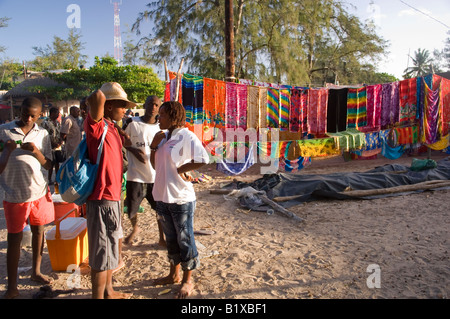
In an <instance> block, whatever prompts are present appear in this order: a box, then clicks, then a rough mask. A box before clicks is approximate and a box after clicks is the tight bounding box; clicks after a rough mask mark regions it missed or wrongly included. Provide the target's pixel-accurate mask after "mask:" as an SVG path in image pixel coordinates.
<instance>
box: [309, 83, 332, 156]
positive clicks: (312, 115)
mask: <svg viewBox="0 0 450 319" xmlns="http://www.w3.org/2000/svg"><path fill="white" fill-rule="evenodd" d="M327 108H328V89H310V90H309V92H308V115H307V116H308V133H309V134H313V135H316V136H322V135H324V134H325V133H326V132H327ZM306 157H308V156H306Z"/></svg>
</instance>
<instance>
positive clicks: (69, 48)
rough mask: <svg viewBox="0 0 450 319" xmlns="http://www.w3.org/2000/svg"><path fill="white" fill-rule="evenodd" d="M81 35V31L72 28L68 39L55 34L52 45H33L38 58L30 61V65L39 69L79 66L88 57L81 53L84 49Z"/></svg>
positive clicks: (73, 67)
mask: <svg viewBox="0 0 450 319" xmlns="http://www.w3.org/2000/svg"><path fill="white" fill-rule="evenodd" d="M81 37H82V35H81V33H77V32H76V31H75V29H70V31H69V35H68V38H67V39H66V40H64V39H62V38H60V37H57V36H55V37H54V39H53V42H52V44H51V45H48V44H47V46H45V47H36V46H35V47H33V54H34V55H36V59H34V60H33V61H31V62H30V66H31V67H32V68H34V69H35V70H38V71H50V70H56V69H76V68H79V67H80V65H84V64H85V63H86V58H87V56H86V55H84V54H82V53H81V52H82V51H83V50H84V43H83V42H82V41H81Z"/></svg>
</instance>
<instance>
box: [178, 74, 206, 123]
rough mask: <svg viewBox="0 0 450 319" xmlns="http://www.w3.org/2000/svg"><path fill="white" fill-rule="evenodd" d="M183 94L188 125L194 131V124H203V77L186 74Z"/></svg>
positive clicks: (183, 79)
mask: <svg viewBox="0 0 450 319" xmlns="http://www.w3.org/2000/svg"><path fill="white" fill-rule="evenodd" d="M182 96H183V106H184V108H185V110H186V124H187V127H188V128H189V129H190V130H191V131H194V125H202V124H203V77H200V76H194V75H190V74H184V75H183V78H182Z"/></svg>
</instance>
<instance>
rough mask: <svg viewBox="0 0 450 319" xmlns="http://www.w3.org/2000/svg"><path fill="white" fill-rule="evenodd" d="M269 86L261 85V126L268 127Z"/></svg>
mask: <svg viewBox="0 0 450 319" xmlns="http://www.w3.org/2000/svg"><path fill="white" fill-rule="evenodd" d="M267 90H268V89H267V88H266V87H259V128H267V127H268V126H267V124H268V121H267Z"/></svg>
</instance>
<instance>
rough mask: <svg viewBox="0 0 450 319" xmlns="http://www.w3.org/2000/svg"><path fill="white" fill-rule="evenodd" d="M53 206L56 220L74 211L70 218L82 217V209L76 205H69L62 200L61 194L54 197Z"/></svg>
mask: <svg viewBox="0 0 450 319" xmlns="http://www.w3.org/2000/svg"><path fill="white" fill-rule="evenodd" d="M52 200H53V206H54V207H55V220H58V219H60V218H61V217H63V216H64V215H65V214H66V213H67V212H69V211H71V210H74V209H76V210H74V211H73V212H72V213H71V214H70V215H69V216H68V217H78V216H80V215H81V214H80V208H79V206H78V205H76V204H74V203H67V202H65V201H63V200H62V197H61V195H60V194H53V195H52Z"/></svg>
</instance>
